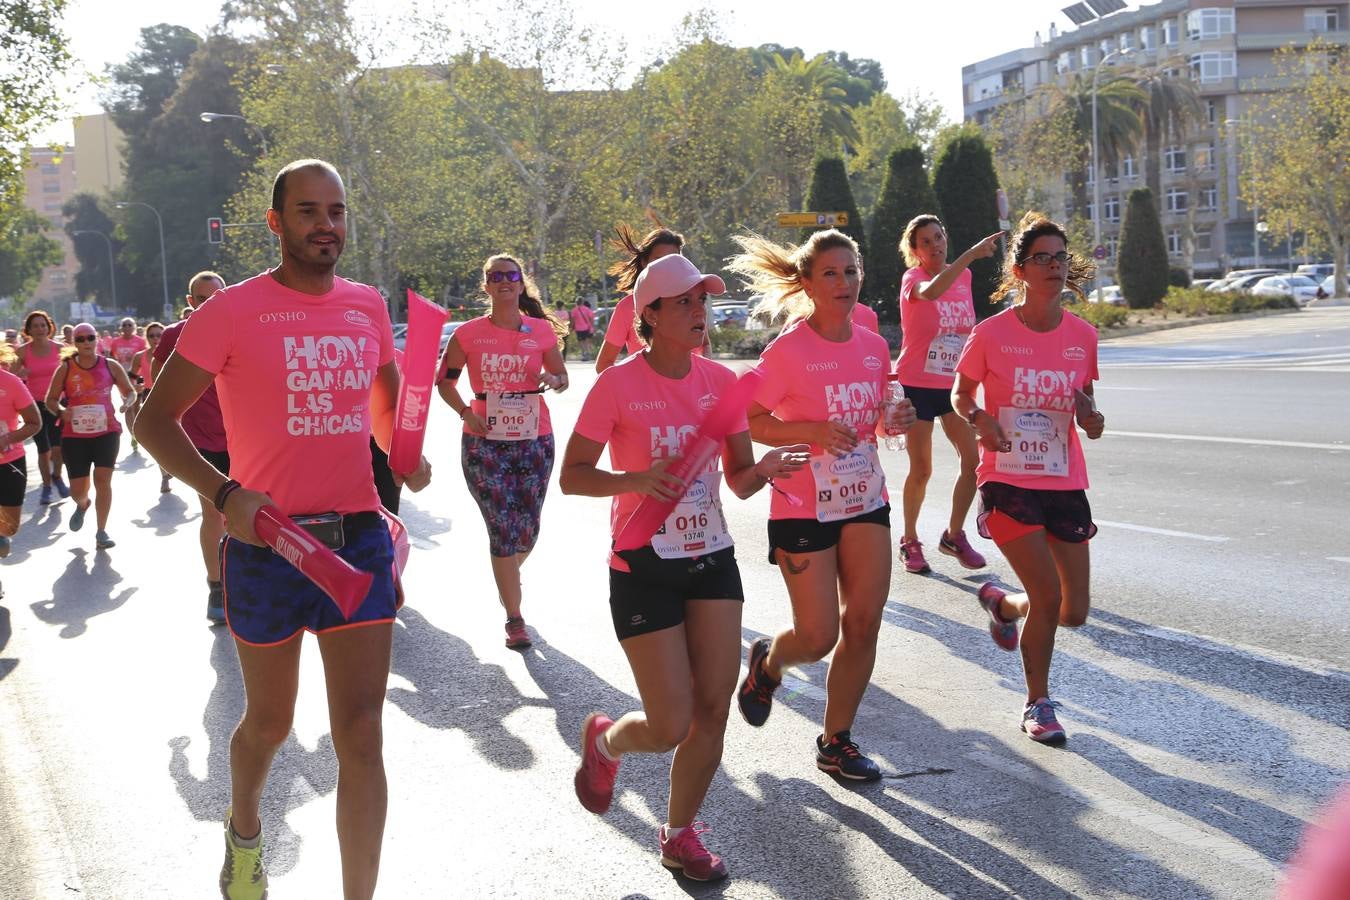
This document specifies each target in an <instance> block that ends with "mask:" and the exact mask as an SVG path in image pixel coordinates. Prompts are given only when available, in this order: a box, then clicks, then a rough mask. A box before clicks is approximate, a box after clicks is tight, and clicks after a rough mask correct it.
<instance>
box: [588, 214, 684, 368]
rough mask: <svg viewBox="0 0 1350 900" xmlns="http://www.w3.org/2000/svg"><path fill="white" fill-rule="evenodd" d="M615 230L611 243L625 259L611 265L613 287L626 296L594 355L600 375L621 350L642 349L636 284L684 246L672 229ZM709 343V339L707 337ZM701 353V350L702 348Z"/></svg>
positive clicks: (622, 351)
mask: <svg viewBox="0 0 1350 900" xmlns="http://www.w3.org/2000/svg"><path fill="white" fill-rule="evenodd" d="M614 233H615V235H616V237H615V238H614V239H613V240H611V241H610V245H611V246H612V247H614V248H615V249H617V250H618V251H619V252H620V253H622V254H623V257H624V258H623V259H621V260H620V261H619V262H616V263H615V264H614V265H612V266H610V267H609V274H610V275H613V276H614V286H615V287H617V288H618V289H619V290H621V291H625V292H626V293H625V294H624V297H623V299H622V300H620V301H619V303H618V305H617V306H615V307H614V310H613V311H612V312H611V313H610V314H609V323H608V324H607V325H606V326H605V340H604V342H603V343H601V345H600V352H599V353H598V354H596V357H595V371H596V373H597V374H599V373H600V372H603V371H605V370H606V369H608V368H609V367H610V366H612V365H614V363H615V361H616V360H618V358H619V354H620V353H627V354H628V355H630V356H631V355H633V354H634V353H637V352H638V351H639V350H641V349H642V348H643V346H644V345H643V343H642V340H641V338H639V337H638V332H637V313H636V311H635V309H634V306H633V294H632V290H633V285H635V284H636V283H637V279H638V276H639V275H641V274H642V270H643V269H645V268H647V266H649V265H651V264H652V263H653V262H655V261H656V260H658V259H660V258H661V257H663V256H670V255H671V254H672V253H679V252H680V251H681V250H682V249H683V248H684V235H682V234H680V233H679V232H678V231H671V230H670V229H669V228H653V229H652V230H651V231H649V232H647V234H646V235H645V236H644V237H643V238H642V239H641V240H639V239H638V236H637V232H636V231H634V230H633V229H632V227H631V226H629V225H627V224H622V223H621V224H619V225H618V226H617V227H616V228H615V229H614ZM704 341H705V343H706V341H707V338H706V337H705V338H704ZM698 352H700V353H701V352H702V350H701V349H700V350H699V351H698Z"/></svg>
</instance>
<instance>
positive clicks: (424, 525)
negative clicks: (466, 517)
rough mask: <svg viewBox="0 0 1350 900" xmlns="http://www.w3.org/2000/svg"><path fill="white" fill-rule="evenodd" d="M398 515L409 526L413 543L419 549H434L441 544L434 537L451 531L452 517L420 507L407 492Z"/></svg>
mask: <svg viewBox="0 0 1350 900" xmlns="http://www.w3.org/2000/svg"><path fill="white" fill-rule="evenodd" d="M398 517H399V518H400V519H402V520H403V524H404V525H406V526H407V527H408V535H409V537H410V538H411V540H412V545H413V546H414V547H416V548H417V549H419V550H432V549H435V548H436V547H439V546H441V542H440V541H437V540H435V539H434V538H435V537H436V536H437V535H442V534H449V533H450V526H451V521H450V519H448V518H443V517H441V516H435V515H432V514H431V513H428V512H426V511H425V510H423V509H421V508H419V507H418V505H417V503H416V502H415V501H414V500H413V499H412V498H411V497H410V496H408V495H407V494H404V496H403V499H402V500H401V501H400V502H399V510H398Z"/></svg>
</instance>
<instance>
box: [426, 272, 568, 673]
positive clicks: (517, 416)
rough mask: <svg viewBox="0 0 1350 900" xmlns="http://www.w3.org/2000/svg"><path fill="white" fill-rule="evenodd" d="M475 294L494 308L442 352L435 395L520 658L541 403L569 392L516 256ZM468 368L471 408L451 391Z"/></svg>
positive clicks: (562, 328)
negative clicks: (456, 427) (452, 432)
mask: <svg viewBox="0 0 1350 900" xmlns="http://www.w3.org/2000/svg"><path fill="white" fill-rule="evenodd" d="M482 290H483V293H485V294H487V296H488V299H489V300H490V301H491V304H492V308H491V310H490V311H489V312H488V314H487V315H485V316H480V317H479V318H477V319H473V320H470V321H469V322H466V323H464V325H462V326H460V328H459V329H458V330H457V331H455V333H454V335H452V336H451V338H450V342H449V343H448V344H446V345H445V352H444V354H443V355H442V356H441V364H440V382H439V385H438V390H439V392H440V395H441V399H443V400H444V401H445V402H446V403H447V404H448V405H449V406H450V408H451V409H453V410H454V411H455V413H456V415H458V416H459V417H460V419H462V420H463V421H464V436H463V438H462V442H461V447H462V455H461V462H462V464H463V467H464V479H465V481H466V482H468V486H469V493H470V494H472V495H473V499H474V501H475V502H476V503H477V504H478V508H479V510H480V511H481V512H482V514H483V522H484V524H486V525H487V530H488V551H489V553H490V554H491V557H492V577H493V578H494V579H495V581H496V582H497V593H498V597H499V599H500V600H501V604H502V606H503V607H505V609H506V646H508V647H511V648H513V649H523V648H525V647H528V646H530V636H529V632H527V631H526V629H525V619H524V617H522V616H521V614H520V604H521V587H520V567H521V566H522V565H523V564H524V562H525V560H526V559H527V558H528V557H529V555H530V551H531V550H533V549H534V544H535V541H537V540H538V539H539V520H540V515H541V514H542V512H543V508H544V494H545V493H546V492H547V491H548V480H549V475H550V473H551V472H552V471H553V451H554V448H553V427H552V423H551V422H550V420H549V412H548V405H547V404H546V403H544V399H543V397H542V394H543V392H544V391H545V390H554V391H559V392H561V391H565V390H567V368H566V367H565V366H564V365H563V358H562V341H563V339H564V338H565V337H566V335H567V326H566V325H564V324H563V323H562V322H560V321H559V320H558V319H557V317H556V316H554V315H553V313H552V312H550V311H548V310H545V308H544V306H543V304H542V303H540V301H539V293H538V289H537V288H536V287H535V286H534V283H533V282H532V281H531V280H530V278H529V276H528V275H526V274H525V269H524V267H523V266H522V265H521V262H520V260H518V259H516V258H515V257H514V256H508V255H506V254H499V255H497V256H493V257H489V258H488V260H487V262H485V263H483V283H482ZM465 368H468V370H469V384H470V386H471V388H472V390H473V399H472V402H470V403H465V402H464V399H463V398H462V397H461V396H460V393H459V388H458V381H459V376H460V373H461V372H462V371H463V370H464V369H465Z"/></svg>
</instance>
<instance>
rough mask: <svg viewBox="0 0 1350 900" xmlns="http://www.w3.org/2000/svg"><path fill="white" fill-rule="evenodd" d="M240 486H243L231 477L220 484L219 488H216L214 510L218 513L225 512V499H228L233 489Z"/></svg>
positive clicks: (237, 488)
mask: <svg viewBox="0 0 1350 900" xmlns="http://www.w3.org/2000/svg"><path fill="white" fill-rule="evenodd" d="M241 487H243V485H242V484H240V483H239V482H237V481H235V480H234V479H233V478H231V479H230V480H229V481H227V482H225V483H224V484H222V485H221V486H220V488H219V489H217V491H216V498H215V506H216V512H219V513H223V512H225V501H226V500H228V499H230V495H231V494H233V493H234V492H235V491H237V490H239V489H240V488H241Z"/></svg>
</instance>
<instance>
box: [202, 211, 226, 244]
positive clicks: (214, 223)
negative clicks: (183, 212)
mask: <svg viewBox="0 0 1350 900" xmlns="http://www.w3.org/2000/svg"><path fill="white" fill-rule="evenodd" d="M206 240H207V242H208V243H212V244H220V243H224V241H225V223H224V222H223V221H222V220H221V219H218V218H216V217H214V216H212V217H211V218H209V219H207V220H206Z"/></svg>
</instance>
